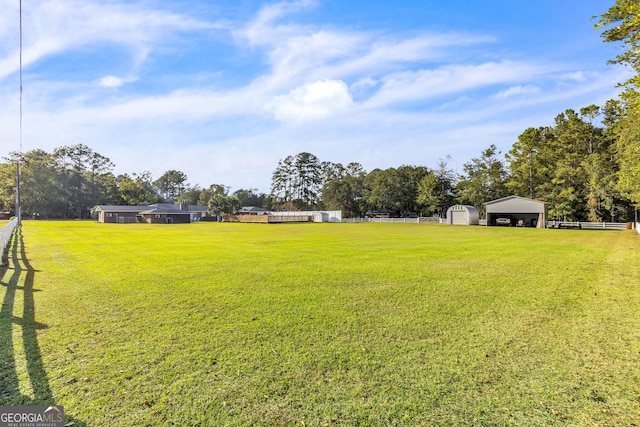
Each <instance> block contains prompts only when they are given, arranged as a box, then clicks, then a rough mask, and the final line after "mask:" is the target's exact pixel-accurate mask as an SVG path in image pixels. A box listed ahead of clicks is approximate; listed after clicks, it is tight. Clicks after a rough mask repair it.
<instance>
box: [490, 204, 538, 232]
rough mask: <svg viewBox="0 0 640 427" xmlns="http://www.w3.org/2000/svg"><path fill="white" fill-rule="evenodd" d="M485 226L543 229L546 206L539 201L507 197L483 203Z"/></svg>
mask: <svg viewBox="0 0 640 427" xmlns="http://www.w3.org/2000/svg"><path fill="white" fill-rule="evenodd" d="M485 208H486V212H487V225H488V226H491V225H508V226H518V227H537V228H545V227H546V223H547V204H546V203H545V202H541V201H540V200H533V199H527V198H526V197H520V196H509V197H504V198H502V199H498V200H492V201H490V202H486V203H485Z"/></svg>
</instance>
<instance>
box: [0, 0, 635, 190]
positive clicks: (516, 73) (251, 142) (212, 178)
mask: <svg viewBox="0 0 640 427" xmlns="http://www.w3.org/2000/svg"><path fill="white" fill-rule="evenodd" d="M18 4H19V3H18V0H0V10H2V14H0V156H1V157H4V156H6V155H7V154H8V153H9V152H10V151H17V150H18V149H19V141H20V139H19V107H18V106H19V92H18V88H19V79H18V64H19V61H18V46H19V39H18V34H19V33H18V16H19V15H18ZM612 4H613V0H611V1H602V0H561V1H559V0H536V1H520V0H515V1H514V0H509V1H506V0H485V1H482V0H476V1H471V0H466V1H463V0H447V1H442V0H437V1H436V0H399V1H396V2H391V1H387V0H385V1H377V0H368V1H360V0H357V1H356V0H353V1H351V0H299V1H284V2H270V1H254V0H218V1H204V0H189V1H180V0H178V1H176V0H171V1H164V0H158V1H156V0H145V1H111V0H51V1H39V0H23V26H24V36H23V46H24V50H23V64H24V68H23V88H24V97H23V100H24V104H23V105H24V107H23V111H24V119H23V150H25V151H28V150H32V149H36V148H42V149H45V150H47V151H50V150H52V149H54V148H55V147H59V146H62V145H74V144H79V143H82V144H86V145H88V146H90V147H91V148H92V149H93V150H95V151H97V152H99V153H100V154H102V155H105V156H107V157H109V158H110V159H111V160H112V161H113V162H114V163H116V169H115V172H116V173H124V172H127V173H133V172H142V171H145V170H148V171H151V172H152V174H153V175H154V177H156V178H157V177H159V176H160V175H161V174H162V173H163V172H164V171H166V170H169V169H177V170H180V171H183V172H184V173H186V174H187V176H188V177H189V182H190V183H191V184H198V185H200V186H203V187H207V186H209V185H210V184H214V183H216V184H225V185H228V186H231V187H232V189H234V190H235V189H238V188H257V189H258V190H260V191H265V192H267V191H268V190H269V184H270V179H271V173H272V172H273V170H274V169H275V167H276V166H277V162H278V160H279V159H282V158H284V157H286V156H287V155H295V154H297V153H299V152H302V151H308V152H311V153H313V154H315V155H316V156H318V157H319V158H320V159H321V160H323V161H332V162H340V163H343V164H346V163H349V162H352V161H356V162H360V163H361V164H362V165H363V166H364V168H365V169H366V170H372V169H374V168H388V167H397V166H400V165H403V164H406V165H421V166H428V167H435V166H436V164H437V162H438V161H439V159H443V158H446V156H451V160H450V162H449V164H450V166H451V167H453V168H454V169H456V170H457V171H460V172H461V171H462V165H463V164H464V163H465V162H467V161H469V160H470V159H471V158H472V157H477V156H478V155H479V154H480V153H481V152H482V150H484V149H485V148H487V147H488V146H489V145H490V144H495V145H496V146H497V147H498V148H499V149H500V150H501V151H502V152H503V153H505V152H507V151H508V150H509V149H510V147H511V145H512V144H513V143H514V142H515V141H516V140H517V137H518V135H519V134H521V133H522V132H523V131H524V130H525V129H526V128H528V127H531V126H533V127H537V126H545V125H551V124H552V123H553V119H554V117H555V116H556V115H557V114H559V113H561V112H563V111H564V110H565V109H567V108H573V109H575V110H579V109H580V108H581V107H584V106H587V105H590V104H597V105H602V104H603V103H604V102H605V101H606V100H608V99H611V98H614V97H616V96H617V94H618V92H619V90H618V89H617V88H616V84H617V83H619V82H621V81H624V80H626V78H627V76H628V74H627V73H628V71H627V70H626V69H625V68H623V67H620V66H613V65H608V64H607V60H608V59H611V58H613V57H615V55H616V54H617V53H619V52H620V50H619V49H620V47H619V46H616V45H612V44H605V43H603V42H602V41H601V38H600V33H599V32H598V31H596V30H594V29H593V26H594V22H595V21H592V20H591V17H592V16H594V15H598V14H600V13H603V12H605V11H606V10H607V9H608V7H609V6H611V5H612Z"/></svg>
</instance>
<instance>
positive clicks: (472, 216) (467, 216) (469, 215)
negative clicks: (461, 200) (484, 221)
mask: <svg viewBox="0 0 640 427" xmlns="http://www.w3.org/2000/svg"><path fill="white" fill-rule="evenodd" d="M479 221H480V214H479V213H478V209H476V208H474V207H473V206H470V205H453V206H451V207H450V208H449V209H447V224H453V225H478V224H479Z"/></svg>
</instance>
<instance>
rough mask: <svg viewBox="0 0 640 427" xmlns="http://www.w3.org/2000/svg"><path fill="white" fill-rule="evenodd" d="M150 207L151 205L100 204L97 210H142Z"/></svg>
mask: <svg viewBox="0 0 640 427" xmlns="http://www.w3.org/2000/svg"><path fill="white" fill-rule="evenodd" d="M146 209H149V206H118V205H98V206H96V207H95V208H94V210H95V211H98V212H100V211H102V212H138V213H139V212H142V211H144V210H146Z"/></svg>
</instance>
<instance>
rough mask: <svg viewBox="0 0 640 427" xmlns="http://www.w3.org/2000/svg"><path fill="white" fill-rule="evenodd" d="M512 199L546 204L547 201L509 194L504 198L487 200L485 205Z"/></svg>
mask: <svg viewBox="0 0 640 427" xmlns="http://www.w3.org/2000/svg"><path fill="white" fill-rule="evenodd" d="M510 200H512V201H524V202H534V203H541V204H546V202H543V201H541V200H534V199H529V198H527V197H520V196H507V197H503V198H502V199H496V200H491V201H490V202H485V205H491V204H494V203H503V202H506V201H510Z"/></svg>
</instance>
